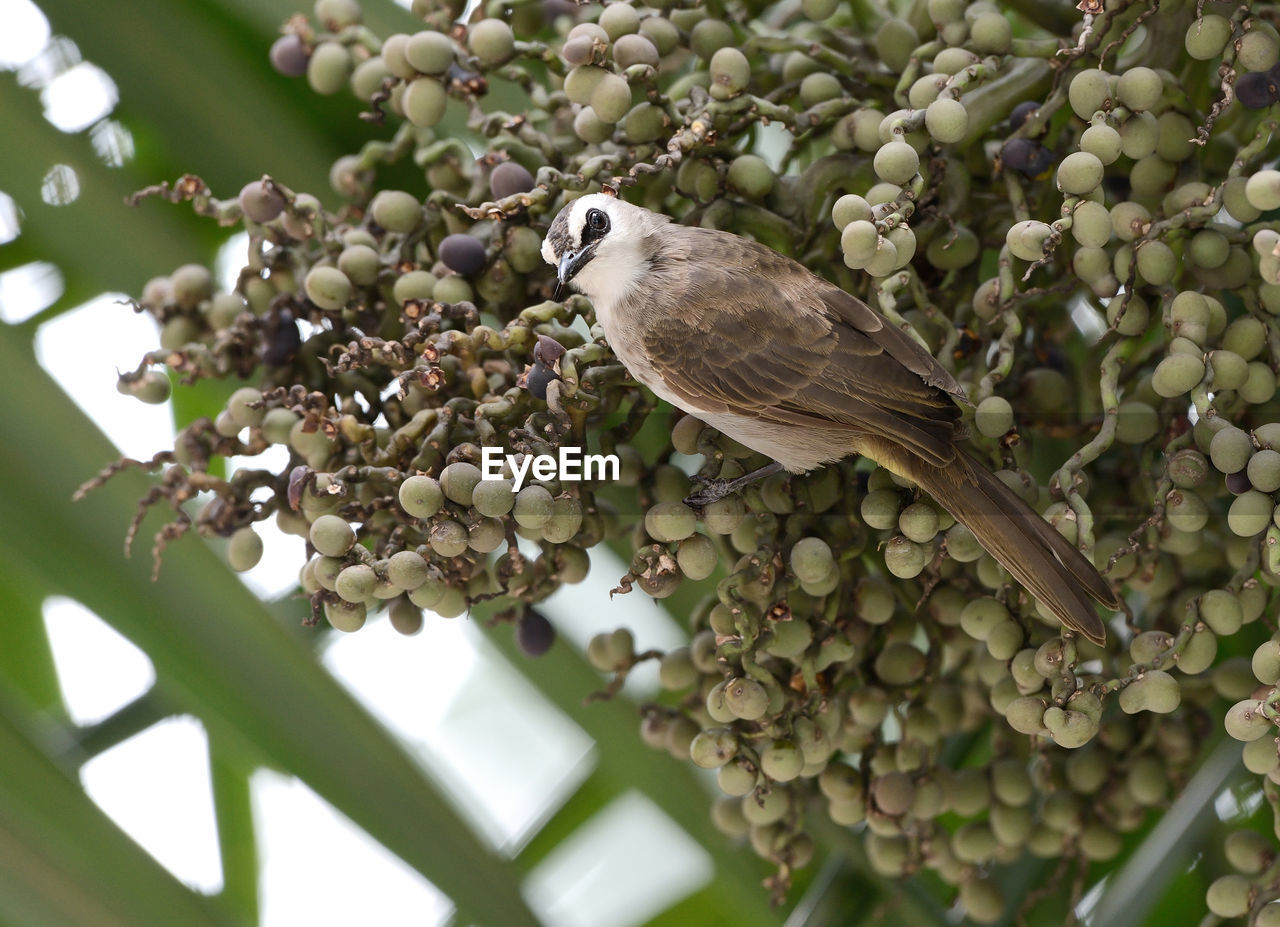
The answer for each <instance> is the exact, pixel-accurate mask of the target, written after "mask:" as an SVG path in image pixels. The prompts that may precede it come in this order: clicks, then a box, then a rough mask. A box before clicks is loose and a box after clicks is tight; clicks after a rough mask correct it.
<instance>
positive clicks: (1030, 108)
mask: <svg viewBox="0 0 1280 927" xmlns="http://www.w3.org/2000/svg"><path fill="white" fill-rule="evenodd" d="M1039 108H1040V104H1039V103H1037V102H1036V101H1035V100H1024V101H1023V102H1021V103H1019V104H1018V105H1017V106H1015V107H1014V108H1013V112H1011V113H1010V114H1009V128H1011V129H1014V130H1017V129H1020V128H1022V124H1023V123H1024V122H1026V121H1027V119H1028V118H1029V117H1030V116H1031V114H1032V113H1034V112H1035V111H1036V110H1038V109H1039Z"/></svg>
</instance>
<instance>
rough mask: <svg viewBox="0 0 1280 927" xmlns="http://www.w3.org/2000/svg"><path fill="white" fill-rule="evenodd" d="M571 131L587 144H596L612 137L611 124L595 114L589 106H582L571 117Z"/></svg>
mask: <svg viewBox="0 0 1280 927" xmlns="http://www.w3.org/2000/svg"><path fill="white" fill-rule="evenodd" d="M573 133H574V135H576V136H578V138H580V139H582V140H583V141H584V142H586V143H587V144H589V145H598V144H600V143H601V142H603V141H606V140H607V139H609V138H610V137H612V135H613V124H612V123H609V122H605V121H604V120H603V119H601V118H600V117H599V116H597V115H596V111H595V110H594V109H592V108H591V107H590V106H584V107H582V109H580V110H578V115H576V116H574V117H573Z"/></svg>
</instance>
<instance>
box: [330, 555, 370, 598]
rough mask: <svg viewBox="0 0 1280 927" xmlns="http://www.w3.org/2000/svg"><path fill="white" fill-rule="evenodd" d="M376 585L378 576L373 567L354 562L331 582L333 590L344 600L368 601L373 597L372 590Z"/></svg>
mask: <svg viewBox="0 0 1280 927" xmlns="http://www.w3.org/2000/svg"><path fill="white" fill-rule="evenodd" d="M377 586H378V576H377V574H376V573H374V572H373V567H371V566H369V565H367V564H364V563H356V564H353V565H351V566H349V567H347V568H346V569H344V570H343V571H342V572H341V573H339V574H338V577H337V579H336V580H335V581H334V584H333V591H334V592H336V593H338V595H339V596H340V597H341V598H342V599H343V600H344V601H346V602H368V601H370V600H371V599H372V598H373V590H374V589H376V588H377Z"/></svg>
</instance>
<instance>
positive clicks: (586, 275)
mask: <svg viewBox="0 0 1280 927" xmlns="http://www.w3.org/2000/svg"><path fill="white" fill-rule="evenodd" d="M670 221H671V220H670V219H668V218H667V217H666V216H660V215H658V214H657V213H653V212H650V211H649V210H647V209H644V208H642V207H640V206H633V205H631V204H630V203H627V202H624V201H623V200H620V199H618V198H617V197H614V196H608V195H607V194H604V193H590V194H587V195H586V196H583V197H579V198H578V199H576V200H574V201H573V202H571V203H569V204H567V205H566V206H565V207H564V208H563V209H561V210H560V214H559V215H558V216H556V217H555V220H554V221H553V222H552V223H551V228H549V229H548V230H547V237H546V238H545V239H544V240H543V242H542V258H543V260H545V261H546V262H547V263H548V264H551V265H552V266H553V267H555V268H556V280H557V296H558V295H559V291H560V289H561V288H563V287H565V286H567V285H568V284H569V283H570V282H572V284H573V286H574V288H575V289H577V290H578V291H580V292H582V293H585V294H586V296H587V297H588V298H589V299H590V300H591V301H592V302H593V303H599V302H601V301H610V300H611V299H612V298H613V297H616V296H617V295H619V294H621V293H623V292H625V291H626V289H627V288H628V287H629V286H630V285H631V283H632V282H633V281H635V280H636V278H637V277H638V276H640V275H641V274H643V272H644V271H645V269H646V267H647V266H648V263H649V261H650V260H651V258H652V251H653V248H654V246H655V240H654V239H653V238H652V235H653V232H655V231H656V230H657V229H659V228H660V227H661V226H662V225H664V224H665V223H667V222H670Z"/></svg>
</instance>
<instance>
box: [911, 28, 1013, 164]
mask: <svg viewBox="0 0 1280 927" xmlns="http://www.w3.org/2000/svg"><path fill="white" fill-rule="evenodd" d="M1000 19H1002V20H1003V19H1004V17H1003V16H1001V17H1000ZM924 125H925V128H926V129H928V130H929V135H930V136H932V138H933V140H934V141H935V142H937V143H938V144H940V145H953V144H955V143H956V142H959V141H961V140H962V139H963V138H964V137H965V133H966V132H968V131H969V113H968V111H967V110H966V109H965V108H964V104H963V103H961V102H960V101H959V100H953V99H950V98H948V97H943V98H942V99H939V100H934V101H933V102H932V103H930V104H929V105H928V107H927V108H926V109H925V111H924Z"/></svg>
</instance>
